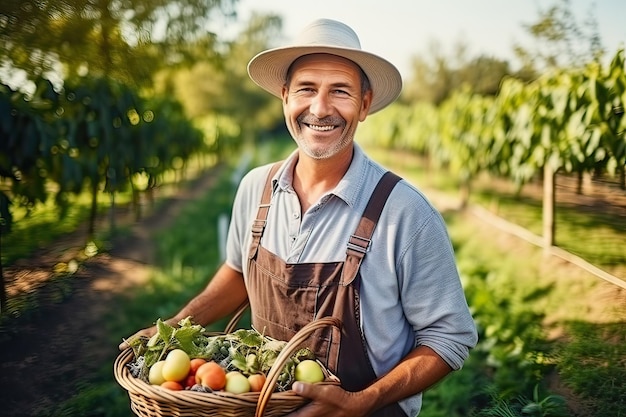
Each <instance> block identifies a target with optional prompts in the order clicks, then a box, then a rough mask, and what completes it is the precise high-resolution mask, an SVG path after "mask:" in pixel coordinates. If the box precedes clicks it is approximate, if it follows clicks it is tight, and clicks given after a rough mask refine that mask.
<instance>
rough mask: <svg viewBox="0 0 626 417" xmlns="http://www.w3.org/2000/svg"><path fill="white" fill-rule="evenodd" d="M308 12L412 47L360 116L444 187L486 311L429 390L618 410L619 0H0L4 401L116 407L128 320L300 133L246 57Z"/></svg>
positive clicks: (625, 368) (163, 310) (435, 409)
mask: <svg viewBox="0 0 626 417" xmlns="http://www.w3.org/2000/svg"><path fill="white" fill-rule="evenodd" d="M318 17H327V18H333V19H337V20H341V21H344V22H345V23H347V24H348V25H350V26H351V27H352V28H354V29H355V31H356V32H357V33H358V35H359V37H360V40H361V44H362V46H363V48H364V49H366V50H368V51H371V52H374V53H377V54H379V55H381V56H383V57H385V58H387V59H388V60H390V61H391V62H393V63H394V64H396V65H397V66H398V68H399V69H400V71H401V73H402V75H403V79H404V89H403V92H402V95H401V97H400V98H399V100H398V101H397V102H396V103H394V104H393V105H392V106H390V107H389V108H388V109H386V110H385V111H383V112H380V113H378V114H375V115H373V116H371V117H369V118H368V119H367V120H366V121H365V122H364V123H363V124H362V125H361V126H360V128H359V132H358V134H357V142H359V143H360V144H361V145H362V146H363V147H364V148H366V150H367V151H368V152H369V153H370V154H371V155H372V156H373V157H374V159H377V160H378V161H380V162H381V163H382V164H384V165H386V166H388V167H389V168H390V169H392V170H394V171H396V172H397V173H399V174H401V175H402V176H403V177H404V178H406V179H407V180H409V181H411V182H413V183H414V184H416V185H417V186H418V187H420V188H421V189H423V190H425V191H426V194H427V195H428V196H429V198H431V199H433V201H434V202H435V203H436V205H437V206H438V207H440V208H441V210H442V212H443V213H444V215H445V217H446V221H447V222H448V225H449V227H450V234H451V237H452V240H453V243H454V245H455V249H456V251H457V254H458V259H459V268H460V270H461V273H462V275H463V278H464V285H465V288H466V292H467V294H468V300H469V302H470V305H471V306H472V310H473V313H474V316H475V319H476V321H477V323H478V325H479V329H480V334H481V343H480V345H479V347H478V348H477V349H476V351H475V353H474V355H473V356H472V359H471V360H470V362H469V363H468V365H467V366H466V368H465V369H464V370H463V371H461V372H459V373H456V374H455V375H453V376H452V377H451V378H449V379H447V380H446V381H445V382H444V383H443V384H441V385H440V386H438V387H436V388H435V389H433V390H432V391H429V392H428V393H427V394H426V400H425V408H424V411H423V413H422V414H420V415H422V416H426V417H436V416H447V417H450V416H469V415H473V416H562V415H572V416H607V417H608V416H619V415H626V405H625V404H626V397H625V395H626V394H625V393H626V386H625V385H624V384H625V383H626V382H625V381H626V362H625V361H626V352H625V350H624V349H625V346H626V329H625V327H626V326H624V306H625V305H626V299H625V297H626V296H625V295H624V289H626V284H625V280H626V252H625V251H624V247H625V244H626V242H625V236H626V174H625V171H626V138H625V135H624V132H625V129H626V118H624V117H623V115H624V103H625V102H626V75H625V72H624V44H625V42H626V25H624V22H623V21H624V18H625V17H626V3H625V2H623V1H618V0H595V1H587V0H553V1H545V2H544V1H541V2H539V1H532V2H531V1H508V0H507V1H495V0H476V1H471V2H467V1H462V0H442V1H437V2H424V1H410V0H396V1H388V2H381V1H373V0H362V1H357V0H344V1H337V0H334V1H330V0H318V1H316V2H307V3H305V2H296V1H289V2H284V1H278V0H264V1H252V0H149V1H148V0H75V1H70V0H57V1H17V0H3V1H2V2H1V3H0V243H1V245H0V260H1V262H0V284H1V285H0V306H1V308H2V309H1V310H2V316H1V320H0V348H1V350H0V356H1V357H2V358H3V364H2V368H1V372H2V376H1V377H0V392H1V395H2V398H1V399H2V401H1V402H2V403H3V404H7V407H8V409H9V414H8V415H10V416H29V415H42V416H44V415H45V416H51V415H63V416H64V415H70V416H73V415H81V416H86V415H93V416H118V415H119V416H121V415H129V414H130V410H129V405H128V396H127V395H126V393H125V392H124V390H123V389H121V387H119V386H118V385H117V384H116V383H115V381H114V379H113V377H112V372H111V369H112V361H113V359H114V357H115V355H116V354H117V351H116V347H117V343H119V340H121V337H125V336H127V335H129V334H131V333H132V332H134V331H135V330H136V329H138V328H141V327H143V326H145V325H146V324H148V323H152V322H154V321H155V320H156V319H157V318H158V317H166V316H168V315H170V314H172V313H173V312H175V311H177V309H178V308H179V307H180V306H181V305H182V304H183V302H184V301H185V300H186V299H188V298H189V297H190V296H191V295H192V294H193V293H194V292H195V291H197V290H198V289H199V288H201V287H202V286H204V285H206V278H207V276H210V274H211V273H212V271H213V269H214V268H215V267H216V266H217V265H219V262H220V260H221V259H222V257H223V239H224V230H225V226H226V225H227V221H228V220H227V218H228V214H229V210H230V202H231V199H232V196H233V193H234V189H235V187H236V185H237V182H238V180H239V179H240V178H241V176H242V175H243V174H244V173H245V172H246V171H247V170H248V169H250V167H252V166H254V165H257V164H261V163H267V162H269V161H271V160H274V159H278V158H282V157H284V156H285V155H287V154H288V152H290V151H291V150H293V149H294V145H293V143H292V141H291V140H290V138H289V135H288V133H287V131H286V129H285V127H284V121H283V116H282V110H281V105H280V102H279V100H277V99H275V98H274V97H272V96H270V95H269V94H267V93H265V92H264V91H262V90H260V89H259V88H258V87H257V86H256V85H254V83H252V82H251V81H250V80H249V78H248V76H247V72H246V65H247V63H248V61H249V60H250V58H251V57H252V56H254V55H255V54H256V53H258V52H260V51H262V50H264V49H266V48H269V47H275V46H280V45H282V44H284V43H286V42H289V41H290V40H291V39H292V38H293V37H294V36H295V35H296V34H297V32H298V31H299V30H300V29H301V28H302V27H303V26H304V25H306V24H307V23H309V22H310V21H312V20H314V19H316V18H318ZM179 203H181V204H182V203H185V207H186V208H185V209H184V211H182V213H183V214H182V215H181V214H180V212H179V211H176V212H175V213H176V214H171V213H170V214H167V215H165V214H164V213H169V212H164V211H163V210H165V209H166V208H167V207H169V206H170V205H172V204H173V205H177V204H179ZM155 218H159V219H160V223H158V227H157V223H149V222H150V221H152V222H155V221H156V220H155ZM166 223H167V224H166ZM138 228H139V229H138ZM138 230H141V231H142V232H141V233H142V234H141V236H143V237H144V239H143V240H141V239H139V237H138V235H137V233H138V232H137V231H138ZM198 230H202V231H203V233H198ZM157 232H158V233H157ZM501 232H502V233H505V235H504V236H506V237H502V238H496V236H499V235H498V233H501ZM135 252H137V254H135ZM121 254H124V256H125V258H128V259H131V258H133V257H134V256H136V259H135V258H133V259H134V260H136V261H138V262H139V264H132V265H131V266H128V265H125V266H123V267H121V269H120V268H118V269H116V267H115V265H117V264H115V261H116V260H117V261H119V258H120V255H121ZM124 268H129V271H130V272H128V273H127V272H120V271H121V270H122V271H126V269H124ZM145 269H148V270H147V272H146V271H144V270H145ZM112 271H115V274H118V275H115V277H116V278H115V279H118V280H119V282H118V281H114V280H113V281H112V284H111V287H107V288H106V290H103V289H100V290H99V291H100V292H99V293H98V296H97V297H95V298H94V299H89V304H90V305H92V306H96V305H98V306H101V309H99V310H94V311H92V310H82V309H83V308H85V309H86V308H87V305H85V304H82V305H80V306H79V305H77V304H74V303H76V302H77V299H79V298H81V297H82V296H83V292H82V291H88V289H87V288H83V287H82V285H83V284H82V283H81V282H82V281H80V280H76V278H77V277H82V278H87V277H89V278H93V277H102V276H107V277H110V276H111V274H113V272H112ZM137 271H143V272H137ZM81 274H82V275H81ZM107 274H108V275H107ZM126 275H134V276H133V277H132V278H128V277H127V276H126ZM144 275H145V276H144ZM128 279H130V281H132V282H131V284H129V285H128V286H126V285H124V286H121V285H120V283H122V282H125V283H128V282H130V281H128ZM134 280H137V281H136V282H135V281H134ZM85 281H87V280H85ZM118 286H119V288H117V290H115V291H114V290H113V289H114V288H115V287H118ZM89 294H91V293H89ZM103 294H107V295H106V297H105V296H104V295H103ZM86 299H87V298H86ZM61 311H63V312H64V314H65V313H66V314H67V315H60V314H59V312H61ZM68 317H69V318H68ZM68 322H69V323H72V325H69V324H68ZM244 323H245V321H244ZM61 324H65V325H64V326H61ZM221 325H223V323H222V324H217V325H216V326H217V328H219V326H221ZM86 329H89V330H86ZM96 329H98V331H96ZM85 332H87V333H85ZM61 339H63V340H62V341H61ZM57 342H58V345H57V344H56V343H57ZM52 346H56V348H52ZM59 347H62V348H60V349H59ZM65 349H69V350H70V352H69V353H70V354H69V355H67V354H66V355H61V353H60V351H61V350H65ZM78 352H80V353H78ZM96 352H98V353H97V354H96ZM582 363H584V364H585V366H579V365H580V364H582ZM87 364H88V365H87ZM42 368H45V369H46V372H44V376H43V377H41V378H38V379H37V382H32V381H24V380H23V378H20V377H19V376H20V375H23V373H24V372H25V371H26V370H31V371H30V372H34V371H33V370H35V371H37V372H41V369H42ZM68 369H69V370H71V371H68ZM68 372H70V374H71V375H72V376H71V377H67V378H66V379H65V380H64V382H63V383H59V382H58V381H59V380H63V376H62V375H64V373H65V375H69V374H68ZM20 381H21V382H20Z"/></svg>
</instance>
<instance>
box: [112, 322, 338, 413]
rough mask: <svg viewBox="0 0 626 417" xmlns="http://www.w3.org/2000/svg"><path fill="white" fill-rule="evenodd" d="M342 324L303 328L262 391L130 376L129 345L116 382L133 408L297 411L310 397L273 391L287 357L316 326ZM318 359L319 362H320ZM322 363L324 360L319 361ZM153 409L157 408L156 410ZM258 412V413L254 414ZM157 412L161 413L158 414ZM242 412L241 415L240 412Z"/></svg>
mask: <svg viewBox="0 0 626 417" xmlns="http://www.w3.org/2000/svg"><path fill="white" fill-rule="evenodd" d="M328 325H333V326H337V327H339V326H340V322H339V321H338V320H337V319H334V318H332V317H326V318H322V319H318V320H314V321H313V322H311V323H309V324H308V325H306V326H305V327H303V328H302V329H301V330H300V331H299V332H298V333H297V334H296V335H295V336H294V337H293V338H292V340H290V341H289V342H288V343H287V345H286V346H285V347H284V348H283V350H282V351H281V353H280V354H279V355H278V357H277V359H276V362H275V363H274V366H272V369H270V372H269V373H268V375H267V379H266V383H265V385H264V387H263V389H262V390H261V392H246V393H242V394H233V393H229V392H226V391H215V392H198V391H191V390H179V391H175V390H170V389H167V388H164V387H160V386H156V385H151V384H149V383H147V382H145V381H143V380H142V379H140V378H135V377H134V376H132V375H131V373H130V371H129V370H128V367H127V366H126V365H127V364H129V363H130V362H131V361H132V360H133V358H134V352H133V350H132V348H130V347H128V348H126V349H125V350H123V351H122V352H121V353H120V354H119V355H118V356H117V358H116V359H115V363H114V365H113V373H114V376H115V379H116V380H117V382H118V383H119V384H120V385H121V386H122V387H123V388H125V389H126V390H127V391H128V393H129V396H130V399H131V408H132V406H133V405H137V404H133V403H134V402H136V401H142V402H143V400H144V399H149V400H152V401H157V402H159V403H164V404H168V406H176V407H178V408H180V409H182V410H184V409H206V407H213V408H217V407H219V408H221V409H226V408H230V409H237V410H242V409H244V410H246V413H245V415H246V416H247V415H256V416H263V415H264V414H265V410H266V409H269V408H276V409H278V408H280V409H282V410H285V409H289V410H295V409H297V408H299V407H301V406H302V405H304V404H306V403H307V402H308V401H309V400H308V399H307V398H305V397H301V396H299V395H298V394H296V393H295V392H294V391H293V390H287V391H277V392H274V391H273V387H274V386H275V384H276V380H277V378H278V373H279V371H280V369H282V366H283V365H284V363H285V360H286V359H287V358H288V356H289V355H290V354H291V353H292V352H293V350H294V349H295V348H296V347H297V346H298V345H299V344H300V343H302V341H303V340H304V339H305V338H306V337H307V336H308V335H309V334H310V332H312V331H313V330H314V329H316V328H319V327H322V326H328ZM318 362H319V361H318ZM320 364H321V363H320ZM321 365H322V371H323V372H324V376H325V378H326V382H322V383H328V384H332V385H338V384H340V382H339V379H338V378H337V377H336V376H335V375H333V374H332V373H331V372H330V371H329V370H328V369H327V368H326V367H325V366H324V365H323V364H321ZM153 411H154V410H153ZM255 411H256V413H255ZM153 414H154V413H151V414H150V415H153ZM156 415H159V414H158V413H157V414H156ZM237 415H239V414H237Z"/></svg>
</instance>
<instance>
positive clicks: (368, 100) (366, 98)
mask: <svg viewBox="0 0 626 417" xmlns="http://www.w3.org/2000/svg"><path fill="white" fill-rule="evenodd" d="M372 97H373V94H372V90H367V91H366V92H365V94H363V99H362V100H361V111H360V113H359V121H360V122H362V121H364V120H365V119H366V118H367V115H368V114H369V112H370V107H371V106H372Z"/></svg>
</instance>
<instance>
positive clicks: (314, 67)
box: [282, 54, 372, 159]
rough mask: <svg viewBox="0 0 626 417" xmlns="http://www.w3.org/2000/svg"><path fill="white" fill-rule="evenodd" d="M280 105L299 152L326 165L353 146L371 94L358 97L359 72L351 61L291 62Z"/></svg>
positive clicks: (314, 58) (316, 58) (317, 58)
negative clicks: (320, 160)
mask: <svg viewBox="0 0 626 417" xmlns="http://www.w3.org/2000/svg"><path fill="white" fill-rule="evenodd" d="M282 99H283V111H284V113H285V121H286V123H287V128H288V129H289V132H290V133H291V136H293V138H294V140H295V141H296V143H297V144H298V147H299V148H300V149H301V150H302V151H303V152H304V153H305V154H306V155H308V156H310V157H311V158H314V159H326V158H330V157H332V156H334V155H336V154H337V153H339V152H340V151H341V150H343V149H345V148H346V147H347V146H349V145H350V144H351V143H352V140H353V139H354V132H355V131H356V127H357V125H358V123H359V122H362V121H363V120H365V118H366V117H367V113H368V111H369V107H370V105H371V101H372V93H371V91H367V92H366V93H365V94H363V93H362V92H361V72H360V69H359V67H358V66H357V65H356V64H354V63H353V62H352V61H349V60H347V59H344V58H341V57H338V56H335V55H328V54H313V55H306V56H304V57H301V58H299V59H298V60H296V61H295V62H294V64H293V65H292V68H291V77H290V81H289V85H286V86H285V87H283V91H282Z"/></svg>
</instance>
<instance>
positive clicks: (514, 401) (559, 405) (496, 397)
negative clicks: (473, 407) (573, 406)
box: [472, 385, 569, 417]
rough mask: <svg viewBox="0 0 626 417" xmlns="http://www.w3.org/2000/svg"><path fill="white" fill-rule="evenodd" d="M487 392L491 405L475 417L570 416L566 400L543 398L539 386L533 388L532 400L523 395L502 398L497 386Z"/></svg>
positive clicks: (546, 396)
mask: <svg viewBox="0 0 626 417" xmlns="http://www.w3.org/2000/svg"><path fill="white" fill-rule="evenodd" d="M487 392H488V394H489V397H490V403H489V404H488V405H487V406H486V407H484V408H483V409H481V410H480V411H478V412H476V413H474V414H472V415H473V416H474V417H567V416H568V415H569V414H568V411H567V407H566V405H565V399H564V398H563V397H561V396H559V395H554V394H548V395H545V396H542V395H541V394H540V392H539V385H535V387H534V388H533V395H532V399H529V398H527V397H525V396H523V395H519V396H517V397H515V398H510V397H507V396H502V395H501V393H499V391H498V390H497V387H495V386H492V387H490V388H488V389H487Z"/></svg>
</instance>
